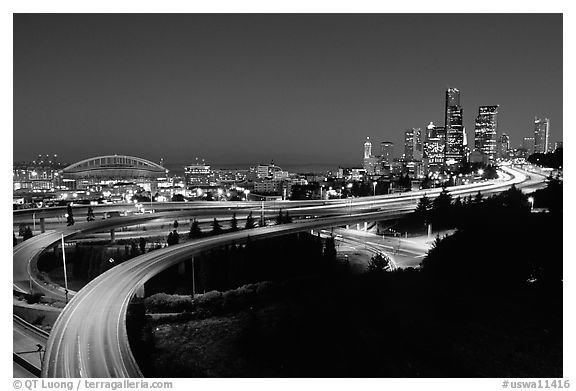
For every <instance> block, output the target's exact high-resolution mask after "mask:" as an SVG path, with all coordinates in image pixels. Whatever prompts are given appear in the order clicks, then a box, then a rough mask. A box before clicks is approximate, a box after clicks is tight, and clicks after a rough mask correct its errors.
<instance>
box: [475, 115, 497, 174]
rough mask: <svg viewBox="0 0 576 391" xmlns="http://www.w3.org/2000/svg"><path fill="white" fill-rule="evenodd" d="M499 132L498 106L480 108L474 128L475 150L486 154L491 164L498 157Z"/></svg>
mask: <svg viewBox="0 0 576 391" xmlns="http://www.w3.org/2000/svg"><path fill="white" fill-rule="evenodd" d="M497 130H498V105H496V106H480V107H479V108H478V116H477V117H476V124H475V128H474V149H475V150H476V151H479V152H481V153H483V154H485V155H486V156H487V157H488V161H489V162H490V163H492V162H494V161H495V160H496V157H497V145H496V144H497V140H496V133H497Z"/></svg>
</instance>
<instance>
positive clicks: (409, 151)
mask: <svg viewBox="0 0 576 391" xmlns="http://www.w3.org/2000/svg"><path fill="white" fill-rule="evenodd" d="M413 158H414V131H413V130H412V129H408V130H406V131H405V132H404V159H405V160H412V159H413Z"/></svg>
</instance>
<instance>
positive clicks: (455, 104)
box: [444, 88, 464, 165]
mask: <svg viewBox="0 0 576 391" xmlns="http://www.w3.org/2000/svg"><path fill="white" fill-rule="evenodd" d="M444 125H445V126H444V127H445V129H446V148H445V163H446V164H447V165H453V164H459V163H462V162H463V161H464V127H463V125H462V106H460V90H458V89H457V88H448V89H447V90H446V102H445V118H444Z"/></svg>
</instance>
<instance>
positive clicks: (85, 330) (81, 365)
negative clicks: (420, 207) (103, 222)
mask: <svg viewBox="0 0 576 391" xmlns="http://www.w3.org/2000/svg"><path fill="white" fill-rule="evenodd" d="M504 171H505V172H507V173H508V175H509V178H508V180H503V181H501V182H499V183H487V184H485V186H484V187H480V186H476V187H472V188H470V187H468V188H466V189H454V190H453V192H452V193H453V194H454V193H456V194H458V193H457V192H459V191H463V193H462V194H466V193H471V192H476V191H479V190H481V191H483V192H485V191H502V190H503V189H506V188H508V187H509V186H510V185H511V184H512V183H516V184H520V183H522V182H523V181H525V180H526V176H525V175H524V174H521V173H518V174H516V172H517V171H515V170H513V169H507V170H504ZM436 194H437V192H436ZM420 196H421V195H420ZM412 197H414V195H411V196H410V197H403V196H398V197H396V199H395V200H390V198H387V199H386V202H384V203H383V202H382V201H381V200H370V201H366V202H368V203H370V202H372V205H371V206H370V207H371V208H377V209H378V210H376V211H372V212H367V213H366V212H361V211H360V212H357V211H356V210H353V211H352V210H350V209H348V213H346V211H347V209H344V210H343V212H344V214H343V215H342V214H341V215H339V216H335V217H324V218H320V219H303V220H300V221H296V222H294V223H292V224H283V225H275V226H270V227H261V228H256V229H252V230H243V231H239V232H234V233H227V234H223V235H218V236H213V237H208V238H203V239H198V240H194V241H190V242H187V243H183V244H180V245H175V246H171V247H168V248H165V249H162V250H157V251H155V252H152V253H147V254H144V255H141V256H139V257H136V258H133V259H132V260H130V261H128V262H125V263H122V264H120V265H118V266H116V267H114V268H113V269H110V270H108V271H107V272H105V273H104V274H102V275H100V276H99V277H97V278H96V279H94V280H93V281H91V282H90V283H89V284H88V285H86V286H85V287H84V288H83V289H82V290H81V291H80V292H79V293H78V294H77V295H75V296H74V297H73V298H72V300H71V301H70V303H69V304H68V305H67V306H66V307H65V308H64V310H63V311H62V314H61V315H60V317H59V318H58V320H57V321H56V323H55V325H54V327H53V329H52V332H51V334H50V338H49V340H48V344H47V348H46V359H45V363H44V368H43V371H42V376H43V377H141V376H142V373H141V371H140V369H139V368H138V365H137V363H136V361H135V359H134V357H133V355H132V353H131V351H130V347H129V344H128V338H127V330H126V324H125V321H126V314H127V309H128V304H129V302H130V300H131V298H132V297H133V295H134V294H135V292H136V291H137V289H138V288H139V287H140V286H142V285H143V284H144V283H145V282H146V281H147V280H149V279H150V278H152V277H153V276H154V275H156V274H158V273H160V272H161V271H163V270H165V269H167V268H168V267H170V266H173V265H175V264H177V263H179V262H181V261H182V260H184V259H188V258H189V257H191V256H194V255H196V254H199V253H201V252H203V251H206V250H208V249H210V248H214V247H217V246H222V245H226V244H230V243H232V242H236V243H237V242H241V241H243V240H246V239H247V238H248V237H250V238H251V240H258V239H265V238H270V237H274V236H280V235H286V234H289V233H294V232H300V231H307V230H312V229H321V228H327V227H334V226H342V225H346V224H350V223H353V222H356V221H374V220H386V219H393V218H397V217H399V216H402V215H404V214H406V213H408V211H409V210H411V209H413V208H414V202H413V200H412V199H411V198H412ZM407 199H408V204H410V205H409V206H408V207H407V206H406V201H407ZM386 204H388V205H386ZM326 206H327V205H322V206H318V207H316V208H312V209H310V212H311V213H319V212H320V210H322V209H323V208H325V207H326ZM342 206H344V208H346V207H347V205H345V204H344V205H341V207H342ZM362 207H365V206H362ZM362 207H360V210H361V209H362ZM396 208H399V209H400V210H396Z"/></svg>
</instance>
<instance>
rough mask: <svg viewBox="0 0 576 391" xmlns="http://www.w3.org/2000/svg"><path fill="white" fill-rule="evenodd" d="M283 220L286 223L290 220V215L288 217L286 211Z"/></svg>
mask: <svg viewBox="0 0 576 391" xmlns="http://www.w3.org/2000/svg"><path fill="white" fill-rule="evenodd" d="M284 222H285V223H286V224H290V223H291V222H292V217H290V215H289V214H288V212H286V214H285V215H284Z"/></svg>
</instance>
